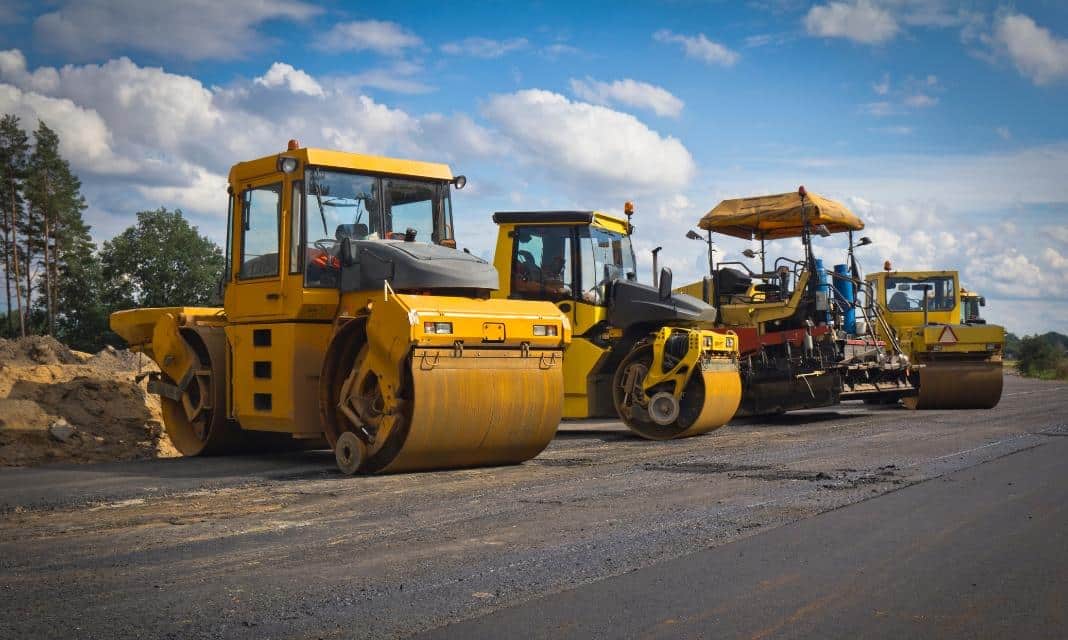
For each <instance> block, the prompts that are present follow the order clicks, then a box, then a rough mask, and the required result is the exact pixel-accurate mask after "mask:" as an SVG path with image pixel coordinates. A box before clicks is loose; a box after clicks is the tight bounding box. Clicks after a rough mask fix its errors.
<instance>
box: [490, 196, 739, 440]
mask: <svg viewBox="0 0 1068 640" xmlns="http://www.w3.org/2000/svg"><path fill="white" fill-rule="evenodd" d="M628 204H629V203H628ZM553 213H557V214H560V216H559V218H558V219H554V218H553ZM570 213H572V212H545V214H544V217H539V218H538V219H537V220H530V221H524V222H498V234H497V245H496V251H495V254H494V256H495V257H494V263H495V265H496V266H497V271H498V273H499V274H500V277H501V283H500V287H499V288H498V290H497V291H496V292H494V293H493V296H494V297H496V298H509V297H512V294H513V292H512V290H511V286H512V284H511V278H510V277H509V274H510V273H511V269H512V265H511V260H512V256H513V245H514V242H515V240H514V237H515V233H516V230H517V229H519V228H521V227H530V226H537V227H589V228H595V229H601V230H603V231H607V232H611V233H618V234H621V235H623V236H630V234H631V230H632V227H631V224H630V221H629V220H627V219H624V218H622V217H619V216H615V215H612V214H609V213H604V212H601V211H592V212H588V214H587V215H588V220H584V221H578V220H576V219H568V214H570ZM556 304H557V306H558V308H559V309H560V310H561V312H563V313H564V314H565V315H567V316H568V318H569V320H570V322H571V324H572V339H571V343H570V344H569V345H568V347H567V349H566V351H565V357H564V405H563V417H564V418H565V419H582V418H590V417H607V416H614V415H616V407H615V406H614V403H613V399H612V394H611V393H610V385H614V384H617V383H618V382H619V381H618V380H615V379H614V376H613V375H612V373H613V372H611V371H606V364H607V363H608V362H609V361H610V360H612V359H613V358H615V359H616V360H619V359H620V358H621V356H622V355H625V354H619V353H617V352H616V351H617V348H618V344H619V343H620V340H621V339H622V338H623V330H622V329H621V328H619V327H615V326H612V325H611V324H610V323H609V322H608V307H606V306H605V305H602V304H592V303H589V302H585V301H583V300H581V299H575V298H571V299H567V300H562V301H558V302H557V303H556ZM710 324H711V323H710ZM598 329H599V330H598ZM595 330H598V331H596V333H595V334H594V333H593V332H594V331H595ZM675 331H686V332H688V333H689V337H688V339H689V340H690V341H691V342H692V343H693V346H694V348H693V349H691V350H689V351H688V352H687V358H685V359H684V360H683V361H682V362H679V363H677V364H676V366H674V367H673V368H671V369H670V371H662V370H663V366H662V365H663V357H664V348H663V347H664V343H665V341H666V340H667V339H668V338H669V337H670V336H671V335H672V333H673V332H675ZM649 342H650V344H651V346H652V351H653V366H652V367H650V368H649V374H648V375H646V376H645V377H644V379H643V381H642V383H641V385H640V386H641V388H642V389H643V390H646V391H648V390H651V389H653V388H654V387H657V386H659V385H665V384H666V385H667V386H669V387H671V388H673V389H674V395H675V397H676V399H677V398H679V397H680V396H682V394H683V390H684V389H685V387H686V385H687V383H688V381H689V380H690V378H691V376H692V375H693V374H694V372H697V371H701V372H702V376H705V377H706V378H707V380H708V385H709V386H710V387H712V389H710V390H709V392H708V395H709V396H710V398H709V402H708V404H709V405H710V407H713V406H714V409H713V408H709V409H707V410H706V411H705V413H702V414H701V416H700V420H699V421H698V422H699V423H701V424H703V425H706V426H705V427H704V428H702V429H693V430H686V431H684V432H679V433H675V434H673V435H671V436H666V435H663V434H665V433H667V431H666V430H659V429H658V430H655V433H654V431H648V432H646V433H643V431H642V430H640V429H637V428H635V426H634V425H629V426H631V427H632V428H634V429H635V431H637V432H638V433H639V434H640V435H643V436H644V437H650V438H654V439H662V438H664V437H681V436H683V435H696V434H697V433H703V432H705V431H709V430H711V428H715V427H719V426H722V425H723V424H726V422H727V421H728V420H729V419H730V418H731V416H733V415H734V412H735V411H736V410H737V405H738V397H739V396H740V394H741V390H740V389H741V383H740V380H739V379H738V375H737V354H738V344H737V340H736V337H735V336H734V335H733V333H731V332H724V331H710V330H706V329H696V328H688V329H681V328H679V327H671V326H665V327H662V328H661V329H659V330H658V331H657V332H656V334H655V335H654V336H650V338H649ZM713 381H714V382H713ZM713 389H714V390H713ZM712 396H714V397H712ZM628 424H629V423H628ZM713 424H714V427H713V426H709V425H713Z"/></svg>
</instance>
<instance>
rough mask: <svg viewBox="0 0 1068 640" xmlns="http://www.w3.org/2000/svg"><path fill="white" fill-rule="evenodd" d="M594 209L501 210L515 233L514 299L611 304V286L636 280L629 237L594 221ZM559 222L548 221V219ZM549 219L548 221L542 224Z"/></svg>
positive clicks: (498, 218) (501, 216) (500, 218)
mask: <svg viewBox="0 0 1068 640" xmlns="http://www.w3.org/2000/svg"><path fill="white" fill-rule="evenodd" d="M598 215H600V214H596V213H595V212H499V213H497V214H495V215H494V220H495V221H496V222H498V223H515V222H522V223H523V224H520V225H517V226H516V227H515V229H514V231H513V232H512V234H513V238H514V242H513V243H512V247H513V250H512V258H511V268H510V269H509V273H510V277H511V282H510V291H511V297H513V298H524V299H529V300H551V301H553V302H561V301H565V300H574V301H576V302H583V303H586V304H590V305H595V306H606V305H607V297H608V288H609V285H610V284H611V283H612V282H613V281H615V280H617V279H626V280H634V279H636V278H637V268H636V266H635V260H634V248H633V247H632V245H631V242H630V236H629V235H627V234H626V233H622V232H620V231H614V230H609V229H604V228H601V227H597V226H594V225H593V224H591V223H592V222H593V221H594V219H595V217H596V216H598ZM550 220H551V221H553V222H554V224H549V223H548V222H549V221H550ZM541 222H545V224H540V223H541Z"/></svg>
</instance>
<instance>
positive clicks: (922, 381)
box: [865, 263, 1005, 409]
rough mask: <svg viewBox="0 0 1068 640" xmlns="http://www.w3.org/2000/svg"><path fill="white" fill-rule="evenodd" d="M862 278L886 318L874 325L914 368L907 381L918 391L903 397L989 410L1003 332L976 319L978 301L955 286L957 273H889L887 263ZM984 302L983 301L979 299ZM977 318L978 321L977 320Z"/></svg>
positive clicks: (923, 405)
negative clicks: (970, 305)
mask: <svg viewBox="0 0 1068 640" xmlns="http://www.w3.org/2000/svg"><path fill="white" fill-rule="evenodd" d="M886 266H887V268H886V269H885V270H884V271H882V272H880V273H873V274H868V275H867V276H866V278H865V279H866V280H867V281H868V282H869V283H870V284H871V285H872V287H873V288H874V290H875V302H876V304H878V305H879V308H880V315H881V316H882V317H883V318H884V319H885V322H884V323H879V324H878V325H877V327H876V329H877V331H876V334H877V336H878V337H879V338H880V339H882V340H887V341H890V340H895V341H896V342H897V343H898V344H900V345H901V349H902V351H903V352H904V353H905V354H906V355H907V356H908V357H909V359H910V360H911V362H912V364H913V365H918V366H914V367H913V370H912V372H911V373H910V375H909V382H910V383H911V385H912V386H913V387H914V388H915V390H916V393H915V394H911V395H908V396H906V397H904V398H902V401H903V402H904V404H905V406H906V407H908V408H910V409H991V408H993V407H994V406H996V405H997V403H998V401H999V400H1001V390H1002V384H1003V380H1002V376H1003V370H1002V349H1003V347H1004V345H1005V330H1004V328H1002V327H999V326H997V325H992V324H986V322H985V321H983V320H982V319H981V318H978V315H979V313H978V305H976V308H975V309H974V310H973V311H974V313H972V312H966V316H965V317H966V318H968V319H967V321H966V322H963V323H962V322H961V319H962V307H964V306H966V304H967V302H966V301H968V300H969V299H972V300H974V301H975V302H976V303H979V302H980V301H981V299H980V297H979V296H978V294H975V295H974V296H973V295H972V294H969V293H968V292H966V291H964V290H963V289H960V288H959V277H958V274H957V272H956V271H892V270H891V269H890V265H889V263H887V265H886ZM982 302H984V303H985V300H982ZM977 320H978V321H977Z"/></svg>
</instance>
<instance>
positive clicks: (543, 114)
mask: <svg viewBox="0 0 1068 640" xmlns="http://www.w3.org/2000/svg"><path fill="white" fill-rule="evenodd" d="M483 111H484V113H485V115H486V117H488V118H489V119H490V120H491V121H492V122H493V123H494V124H495V125H496V126H497V128H498V129H499V130H500V131H501V133H503V134H504V135H505V136H507V137H508V138H510V139H511V140H512V141H513V143H514V144H515V145H516V146H517V147H518V150H519V152H520V154H521V155H522V156H523V157H524V158H526V160H527V161H528V162H530V163H532V164H535V165H538V166H540V167H541V168H542V169H543V170H544V171H546V172H547V173H548V174H550V175H551V177H552V178H553V179H554V180H556V181H558V182H559V183H561V184H563V185H565V186H567V187H569V188H571V189H573V190H581V191H582V192H583V193H605V194H612V195H622V196H628V195H632V194H636V193H646V192H652V191H657V190H663V189H673V188H678V187H681V186H684V185H685V184H687V183H688V182H689V180H690V179H691V178H692V176H693V174H694V172H695V166H694V161H693V158H692V157H691V155H690V152H689V151H688V150H687V149H686V147H684V146H683V144H682V143H681V142H679V141H678V140H677V139H676V138H673V137H670V136H661V135H660V134H658V133H657V132H655V131H653V130H651V129H649V128H648V127H647V126H646V125H645V124H643V123H642V122H641V121H640V120H638V119H637V118H635V117H634V116H632V115H629V114H625V113H620V112H618V111H613V110H612V109H608V108H606V107H602V106H598V105H592V104H588V103H585V102H572V101H571V100H568V99H567V98H566V97H564V96H562V95H560V94H557V93H552V92H550V91H543V90H539V89H530V90H525V91H519V92H516V93H512V94H506V95H497V96H493V97H492V98H491V99H490V100H489V101H488V102H487V104H486V105H485V107H484V109H483Z"/></svg>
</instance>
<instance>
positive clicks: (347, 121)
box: [0, 51, 501, 230]
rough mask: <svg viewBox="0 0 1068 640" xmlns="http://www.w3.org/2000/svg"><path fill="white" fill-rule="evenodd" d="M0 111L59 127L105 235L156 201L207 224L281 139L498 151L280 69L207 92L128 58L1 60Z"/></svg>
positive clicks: (342, 86) (464, 155)
mask: <svg viewBox="0 0 1068 640" xmlns="http://www.w3.org/2000/svg"><path fill="white" fill-rule="evenodd" d="M0 110H2V111H3V112H9V113H15V114H16V115H19V116H20V117H21V118H22V119H23V124H24V126H27V127H30V128H32V127H33V126H36V122H37V120H38V119H43V120H45V121H46V122H48V124H49V125H50V126H52V127H54V128H56V129H57V130H58V131H59V133H60V137H61V142H62V145H63V153H64V155H65V156H66V157H68V158H69V159H70V160H71V162H72V165H73V166H74V167H75V169H76V170H77V171H78V172H79V175H81V176H82V179H83V184H84V185H85V192H86V194H87V196H88V197H89V199H90V202H91V203H92V204H93V207H92V209H91V210H90V215H91V216H96V219H92V218H91V219H90V223H92V224H97V220H102V221H104V222H105V225H104V228H105V229H111V230H113V229H114V227H115V222H114V216H115V215H116V214H118V213H125V214H126V215H131V214H132V213H133V212H134V211H137V210H138V208H155V207H158V206H160V205H161V204H165V205H167V206H171V207H173V206H181V207H183V208H185V210H186V211H187V212H190V213H192V214H194V215H199V216H202V217H203V218H202V219H203V220H208V219H214V220H217V218H218V216H220V215H222V213H223V212H224V211H225V208H224V207H223V206H222V205H221V203H222V202H223V199H224V198H225V195H224V194H225V191H224V190H225V187H226V179H225V175H226V172H227V170H228V168H229V166H230V165H232V164H233V163H234V162H236V161H239V160H246V159H250V158H256V157H260V156H263V155H267V154H269V153H274V152H277V151H278V150H280V149H283V148H284V145H285V142H286V140H288V139H289V138H298V139H300V140H301V142H302V143H303V144H305V145H307V146H321V147H329V148H341V149H347V150H352V151H359V152H364V153H392V154H397V155H405V156H414V157H420V158H426V159H428V160H446V161H451V160H454V159H461V160H462V159H470V158H473V157H475V158H477V157H481V156H482V155H491V154H494V153H497V152H498V151H497V150H498V149H499V148H500V147H501V145H500V144H494V141H492V138H491V136H490V134H489V132H488V131H487V130H485V129H484V128H483V127H481V126H479V125H478V124H477V123H475V122H474V121H472V120H471V119H470V118H468V117H466V116H463V115H442V114H433V113H431V114H422V115H419V114H411V113H408V112H406V111H404V110H401V109H396V108H393V107H391V106H389V105H385V104H382V103H379V102H376V101H375V100H373V99H372V98H370V97H368V96H366V95H362V94H360V93H359V92H358V91H355V90H354V89H353V88H352V85H351V82H348V81H346V80H345V79H340V78H315V77H312V76H311V75H310V74H308V73H306V72H305V71H303V70H300V69H296V68H294V67H292V66H291V65H288V64H284V63H276V64H274V65H271V67H270V68H268V69H267V70H266V71H265V72H264V73H263V74H262V75H261V76H259V77H257V78H255V79H252V80H239V81H236V82H234V83H231V84H229V85H226V86H223V87H216V86H213V87H207V86H204V85H203V84H202V83H201V82H200V81H198V80H196V79H194V78H191V77H188V76H184V75H180V74H173V73H169V72H167V71H164V70H163V69H161V68H154V67H141V66H139V65H137V64H135V63H134V62H132V61H131V60H129V59H127V58H119V59H115V60H111V61H108V62H107V63H105V64H102V65H92V64H90V65H67V66H64V67H62V68H59V69H56V68H51V67H40V68H38V69H34V70H32V71H31V70H29V69H27V68H26V64H25V58H24V57H23V56H22V55H21V53H20V52H18V51H8V52H0ZM120 176H121V177H120ZM109 203H110V204H109ZM113 207H122V209H121V210H119V211H116V210H115V209H114V208H113ZM134 207H136V208H134ZM214 225H215V223H212V224H211V226H214ZM208 227H209V225H207V224H205V228H206V230H207V228H208Z"/></svg>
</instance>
